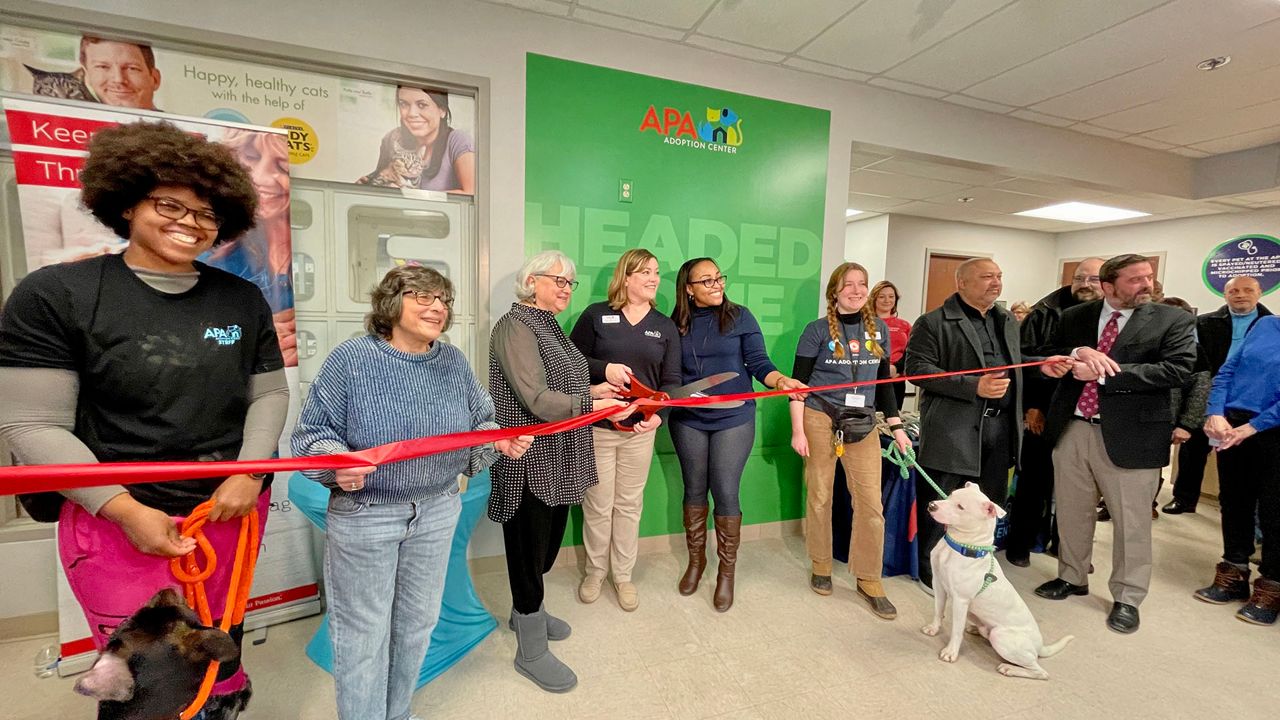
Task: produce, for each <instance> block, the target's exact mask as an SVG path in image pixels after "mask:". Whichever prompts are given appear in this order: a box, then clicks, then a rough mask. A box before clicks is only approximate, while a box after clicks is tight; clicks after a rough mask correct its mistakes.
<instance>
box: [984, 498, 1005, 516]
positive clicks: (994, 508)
mask: <svg viewBox="0 0 1280 720" xmlns="http://www.w3.org/2000/svg"><path fill="white" fill-rule="evenodd" d="M1006 514H1007V513H1005V511H1004V508H1002V507H1000V506H999V505H997V504H995V503H993V502H988V503H987V517H989V518H996V519H997V520H999V519H1000V518H1002V517H1004V516H1005V515H1006Z"/></svg>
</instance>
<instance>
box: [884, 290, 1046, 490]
mask: <svg viewBox="0 0 1280 720" xmlns="http://www.w3.org/2000/svg"><path fill="white" fill-rule="evenodd" d="M960 302H961V301H960V299H959V297H958V296H957V295H952V296H951V297H949V298H947V299H946V301H945V302H943V303H942V307H940V308H938V309H936V310H932V311H930V312H928V313H925V314H924V315H922V316H921V317H920V319H919V320H917V321H916V324H915V326H914V327H913V328H912V329H911V337H910V338H908V339H907V352H906V355H905V360H906V367H907V374H908V375H927V374H930V373H939V372H947V371H952V370H972V369H974V368H980V367H986V363H985V358H984V357H983V354H982V344H981V342H980V341H979V340H978V333H977V331H976V330H974V329H973V323H972V322H970V320H969V317H968V316H967V315H965V312H964V310H963V309H962V308H961V307H960ZM987 312H990V313H995V319H996V327H997V329H998V330H999V331H1000V332H1001V333H1002V334H1003V336H1004V342H1005V346H1006V347H1007V348H1008V349H1009V356H1010V358H1011V359H1012V360H1013V363H1014V364H1017V363H1020V362H1023V358H1022V351H1021V350H1022V349H1021V346H1020V345H1019V343H1018V321H1017V320H1016V319H1015V318H1014V317H1013V315H1012V314H1011V313H1010V312H1009V311H1008V310H1005V309H1004V308H1002V307H1000V306H998V305H996V306H993V307H992V308H991V309H990V310H988V311H987ZM978 377H979V376H978V375H977V374H973V375H954V376H952V377H946V378H936V379H933V380H920V381H918V382H916V383H915V385H916V386H917V387H919V388H920V390H921V392H920V464H921V465H924V466H925V467H927V468H930V469H932V470H941V471H943V472H951V473H956V474H958V475H970V476H973V477H977V476H978V475H981V474H982V423H984V422H1010V418H1008V417H1004V416H998V417H991V418H988V417H983V415H982V411H983V409H984V407H985V406H986V401H985V400H983V399H982V398H980V397H978ZM1012 377H1013V383H1012V387H1011V388H1010V392H1013V393H1014V403H1013V408H1012V409H1011V411H1010V412H1011V413H1012V414H1013V420H1012V423H1013V426H1014V427H1015V428H1016V431H1017V434H1018V443H1017V444H1015V445H1014V447H1015V448H1018V447H1020V446H1021V441H1022V371H1021V370H1015V371H1013V375H1012Z"/></svg>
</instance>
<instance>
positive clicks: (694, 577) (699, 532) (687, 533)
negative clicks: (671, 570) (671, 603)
mask: <svg viewBox="0 0 1280 720" xmlns="http://www.w3.org/2000/svg"><path fill="white" fill-rule="evenodd" d="M684 542H685V544H686V545H688V546H689V565H688V567H686V568H685V569H684V575H682V576H681V577H680V585H679V589H680V594H681V595H692V594H694V593H695V592H697V591H698V583H699V582H701V581H702V571H703V570H705V569H706V567H707V506H706V505H685V506H684Z"/></svg>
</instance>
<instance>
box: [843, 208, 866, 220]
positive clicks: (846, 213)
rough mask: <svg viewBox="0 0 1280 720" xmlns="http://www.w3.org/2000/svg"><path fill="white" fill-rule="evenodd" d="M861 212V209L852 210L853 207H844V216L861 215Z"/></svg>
mask: <svg viewBox="0 0 1280 720" xmlns="http://www.w3.org/2000/svg"><path fill="white" fill-rule="evenodd" d="M862 212H863V211H862V210H854V209H853V208H845V211H844V216H845V217H847V218H851V217H853V216H854V215H861V214H862Z"/></svg>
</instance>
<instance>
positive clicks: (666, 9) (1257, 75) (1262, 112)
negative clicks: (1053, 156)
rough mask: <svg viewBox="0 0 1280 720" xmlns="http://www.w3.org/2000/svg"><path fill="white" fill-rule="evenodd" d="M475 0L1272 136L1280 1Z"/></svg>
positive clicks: (963, 93)
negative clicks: (1212, 63)
mask: <svg viewBox="0 0 1280 720" xmlns="http://www.w3.org/2000/svg"><path fill="white" fill-rule="evenodd" d="M488 1H489V2H496V3H498V4H503V5H511V6H515V7H520V8H524V9H526V10H531V11H534V12H538V13H543V14H547V15H554V16H557V17H564V18H568V19H571V20H575V21H578V22H584V23H589V24H593V25H601V26H605V27H611V28H614V29H618V30H623V31H626V32H630V33H634V34H639V35H645V36H649V37H657V38H661V39H663V40H670V41H674V42H680V43H684V44H687V45H692V46H696V47H700V48H704V49H707V50H712V51H714V52H719V53H724V54H728V55H734V56H737V57H743V58H747V59H750V60H755V61H758V62H764V63H771V64H778V65H783V66H787V67H791V68H794V69H797V70H803V71H807V72H814V73H819V74H824V75H829V76H832V77H837V78H842V79H846V80H853V81H857V82H863V83H867V84H870V85H873V86H877V87H882V88H887V89H890V90H896V91H899V92H905V93H910V94H913V95H922V96H925V97H931V98H938V99H941V100H944V101H947V102H952V103H957V104H960V105H965V106H968V107H975V108H979V109H981V110H987V111H990V112H994V113H999V114H1004V115H1010V116H1013V117H1017V118H1021V119H1024V120H1029V121H1031V122H1035V123H1040V124H1044V125H1050V126H1054V127H1064V128H1068V129H1071V130H1075V131H1078V132H1083V133H1088V134H1090V135H1100V136H1103V137H1108V138H1115V139H1118V140H1122V141H1124V142H1129V143H1133V144H1135V145H1141V146H1142V147H1147V148H1154V149H1156V150H1164V151H1168V152H1174V153H1178V154H1180V155H1186V156H1189V157H1205V156H1208V155H1216V154H1219V153H1224V152H1230V151H1234V150H1242V149H1246V148H1251V147H1256V146H1260V145H1266V144H1269V143H1273V142H1278V141H1280V0H785V1H783V0H643V1H641V0H488ZM1220 55H1230V56H1231V62H1230V63H1229V64H1228V65H1226V66H1224V67H1222V68H1221V69H1218V70H1215V71H1213V72H1203V71H1199V70H1197V69H1196V67H1195V66H1196V64H1197V63H1199V62H1200V61H1201V60H1204V59H1207V58H1211V57H1216V56H1220Z"/></svg>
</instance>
